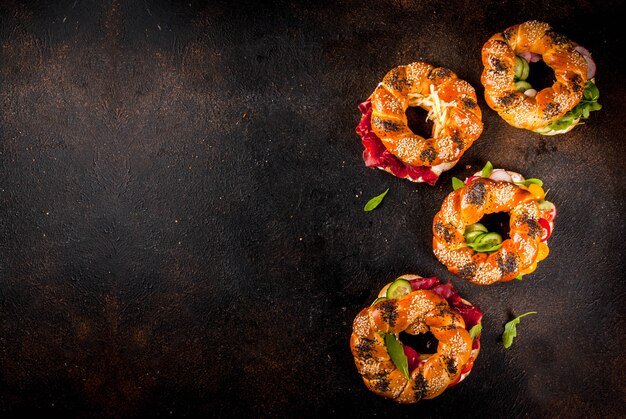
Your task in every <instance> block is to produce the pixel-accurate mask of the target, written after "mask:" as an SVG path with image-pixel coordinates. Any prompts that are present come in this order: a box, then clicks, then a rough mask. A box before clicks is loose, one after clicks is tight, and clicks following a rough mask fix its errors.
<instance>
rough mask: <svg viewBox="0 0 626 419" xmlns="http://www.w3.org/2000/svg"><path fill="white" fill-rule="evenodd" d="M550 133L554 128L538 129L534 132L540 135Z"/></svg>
mask: <svg viewBox="0 0 626 419" xmlns="http://www.w3.org/2000/svg"><path fill="white" fill-rule="evenodd" d="M550 131H552V128H550V127H549V126H547V127H543V128H537V129H536V130H534V132H536V133H539V134H545V133H547V132H550Z"/></svg>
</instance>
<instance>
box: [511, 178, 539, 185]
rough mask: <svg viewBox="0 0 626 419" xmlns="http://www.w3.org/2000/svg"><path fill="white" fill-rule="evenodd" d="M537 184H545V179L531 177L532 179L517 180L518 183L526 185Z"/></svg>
mask: <svg viewBox="0 0 626 419" xmlns="http://www.w3.org/2000/svg"><path fill="white" fill-rule="evenodd" d="M533 183H534V184H535V185H539V186H543V181H542V180H541V179H537V178H534V177H533V178H530V179H526V180H525V181H523V182H515V184H516V185H524V186H530V185H531V184H533Z"/></svg>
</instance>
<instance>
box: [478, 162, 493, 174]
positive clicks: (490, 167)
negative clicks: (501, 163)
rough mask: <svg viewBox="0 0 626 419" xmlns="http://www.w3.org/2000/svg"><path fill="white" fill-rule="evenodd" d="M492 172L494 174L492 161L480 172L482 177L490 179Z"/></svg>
mask: <svg viewBox="0 0 626 419" xmlns="http://www.w3.org/2000/svg"><path fill="white" fill-rule="evenodd" d="M491 172H493V165H492V164H491V162H490V161H488V162H487V164H485V167H483V170H482V172H480V176H481V177H489V176H491Z"/></svg>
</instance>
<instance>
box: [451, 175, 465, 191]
mask: <svg viewBox="0 0 626 419" xmlns="http://www.w3.org/2000/svg"><path fill="white" fill-rule="evenodd" d="M464 186H465V182H463V181H462V180H461V179H459V178H458V177H452V187H453V188H454V190H455V191H456V190H457V189H461V188H463V187H464Z"/></svg>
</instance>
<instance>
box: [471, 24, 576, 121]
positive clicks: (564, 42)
mask: <svg viewBox="0 0 626 419" xmlns="http://www.w3.org/2000/svg"><path fill="white" fill-rule="evenodd" d="M524 52H532V53H535V54H541V55H542V58H543V60H544V61H545V63H546V64H547V65H548V66H549V67H551V68H552V69H553V70H554V75H555V79H556V82H555V83H554V84H553V85H552V86H551V87H547V88H545V89H543V90H541V91H540V92H538V93H537V95H536V96H535V97H528V96H526V95H525V94H524V93H522V92H518V91H517V89H516V88H515V80H514V78H515V70H514V67H515V56H516V55H517V54H521V53H524ZM482 62H483V65H484V70H483V73H482V76H481V82H482V84H483V86H484V87H485V101H486V102H487V104H488V105H489V107H490V108H491V109H493V110H495V111H496V112H498V113H499V114H500V116H501V117H502V118H503V119H504V120H505V121H506V122H507V123H509V124H510V125H512V126H514V127H517V128H525V129H529V130H536V129H539V128H543V127H546V126H547V125H548V124H550V123H551V122H554V121H556V120H558V119H560V118H561V117H563V116H564V115H565V114H566V113H567V112H568V111H570V110H571V109H572V108H573V107H574V106H576V105H577V104H578V102H580V99H581V98H582V94H583V89H584V86H585V82H586V81H587V62H586V61H585V59H584V57H583V56H582V54H580V53H579V52H578V51H576V50H575V45H574V44H573V43H572V41H570V40H569V39H568V38H566V37H565V36H563V35H561V34H559V33H557V32H555V31H554V30H553V29H552V28H551V27H550V25H548V24H547V23H544V22H538V21H528V22H524V23H522V24H519V25H515V26H512V27H509V28H507V29H505V30H504V31H502V32H501V33H498V34H495V35H494V36H492V37H491V38H490V39H489V40H488V41H487V42H486V43H485V44H484V46H483V49H482Z"/></svg>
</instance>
